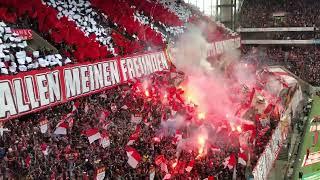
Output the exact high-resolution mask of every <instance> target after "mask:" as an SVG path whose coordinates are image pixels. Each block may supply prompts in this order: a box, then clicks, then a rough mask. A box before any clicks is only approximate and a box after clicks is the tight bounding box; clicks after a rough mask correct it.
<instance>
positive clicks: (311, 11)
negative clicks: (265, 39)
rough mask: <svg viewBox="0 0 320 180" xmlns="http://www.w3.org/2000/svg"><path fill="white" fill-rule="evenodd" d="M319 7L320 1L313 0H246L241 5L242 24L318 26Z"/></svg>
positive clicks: (257, 25)
mask: <svg viewBox="0 0 320 180" xmlns="http://www.w3.org/2000/svg"><path fill="white" fill-rule="evenodd" d="M319 7H320V3H319V2H318V1H313V0H297V1H290V0H283V1H278V0H271V1H263V2H261V1H259V0H246V1H244V2H243V5H242V7H241V14H240V25H241V26H242V27H251V28H254V27H255V28H258V27H313V26H316V27H318V26H319V21H318V19H319V12H318V10H319ZM252 17H255V18H252Z"/></svg>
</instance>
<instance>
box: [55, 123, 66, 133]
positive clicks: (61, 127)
mask: <svg viewBox="0 0 320 180" xmlns="http://www.w3.org/2000/svg"><path fill="white" fill-rule="evenodd" d="M68 126H69V125H68V123H66V122H60V123H59V124H58V125H57V127H56V130H55V131H54V134H57V135H59V134H60V135H66V134H67V128H68Z"/></svg>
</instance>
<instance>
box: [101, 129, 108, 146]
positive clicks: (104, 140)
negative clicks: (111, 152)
mask: <svg viewBox="0 0 320 180" xmlns="http://www.w3.org/2000/svg"><path fill="white" fill-rule="evenodd" d="M101 136H102V138H101V139H100V145H101V146H102V147H103V148H106V147H109V146H110V139H109V135H108V133H107V132H102V135H101Z"/></svg>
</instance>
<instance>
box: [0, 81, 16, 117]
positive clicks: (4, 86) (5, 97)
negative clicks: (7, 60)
mask: <svg viewBox="0 0 320 180" xmlns="http://www.w3.org/2000/svg"><path fill="white" fill-rule="evenodd" d="M0 97H1V98H0V107H1V108H0V117H6V116H8V115H11V116H12V115H16V114H17V109H16V106H15V104H14V98H13V94H12V89H11V86H10V82H9V81H3V82H1V83H0ZM7 113H9V114H7Z"/></svg>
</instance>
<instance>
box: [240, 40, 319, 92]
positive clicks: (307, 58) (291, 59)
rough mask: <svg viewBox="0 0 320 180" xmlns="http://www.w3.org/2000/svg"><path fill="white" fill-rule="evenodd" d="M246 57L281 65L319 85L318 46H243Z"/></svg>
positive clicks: (307, 80)
mask: <svg viewBox="0 0 320 180" xmlns="http://www.w3.org/2000/svg"><path fill="white" fill-rule="evenodd" d="M242 55H243V57H244V59H246V60H249V61H251V62H254V63H258V64H264V65H281V66H284V67H286V68H287V69H288V70H290V71H291V72H292V73H294V74H295V75H297V76H298V77H300V78H301V79H303V80H305V81H306V82H309V83H310V84H311V85H314V86H319V85H320V77H319V75H318V74H317V72H318V71H319V68H320V62H319V58H320V48H319V47H318V46H271V45H270V46H248V45H246V46H243V47H242Z"/></svg>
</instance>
